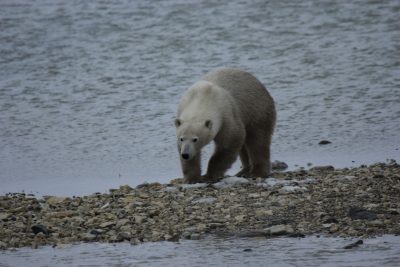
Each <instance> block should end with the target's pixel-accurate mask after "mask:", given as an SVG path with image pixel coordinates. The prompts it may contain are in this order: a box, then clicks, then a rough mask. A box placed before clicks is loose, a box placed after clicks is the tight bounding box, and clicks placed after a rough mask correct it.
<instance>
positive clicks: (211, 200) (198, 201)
mask: <svg viewBox="0 0 400 267" xmlns="http://www.w3.org/2000/svg"><path fill="white" fill-rule="evenodd" d="M215 201H217V199H216V198H215V197H202V198H199V199H195V200H192V203H193V204H211V203H214V202H215Z"/></svg>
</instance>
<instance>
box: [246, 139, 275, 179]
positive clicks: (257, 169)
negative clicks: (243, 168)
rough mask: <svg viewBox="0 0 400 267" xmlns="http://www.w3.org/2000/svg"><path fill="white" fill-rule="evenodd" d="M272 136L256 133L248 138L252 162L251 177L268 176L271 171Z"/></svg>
mask: <svg viewBox="0 0 400 267" xmlns="http://www.w3.org/2000/svg"><path fill="white" fill-rule="evenodd" d="M270 144H271V136H268V135H267V136H265V135H264V134H260V133H259V134H255V135H253V136H252V138H249V139H248V140H247V143H246V145H247V147H248V154H249V159H250V164H251V170H250V177H268V176H269V175H270V172H271V161H270Z"/></svg>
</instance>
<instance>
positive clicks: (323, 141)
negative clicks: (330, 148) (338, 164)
mask: <svg viewBox="0 0 400 267" xmlns="http://www.w3.org/2000/svg"><path fill="white" fill-rule="evenodd" d="M331 143H332V142H331V141H328V140H321V141H319V143H318V144H319V145H328V144H331Z"/></svg>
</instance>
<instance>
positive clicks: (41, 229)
mask: <svg viewBox="0 0 400 267" xmlns="http://www.w3.org/2000/svg"><path fill="white" fill-rule="evenodd" d="M31 229H32V232H33V233H34V234H35V235H37V234H38V233H43V234H45V235H49V233H50V231H49V229H47V227H46V226H44V225H43V224H35V225H33V226H32V227H31Z"/></svg>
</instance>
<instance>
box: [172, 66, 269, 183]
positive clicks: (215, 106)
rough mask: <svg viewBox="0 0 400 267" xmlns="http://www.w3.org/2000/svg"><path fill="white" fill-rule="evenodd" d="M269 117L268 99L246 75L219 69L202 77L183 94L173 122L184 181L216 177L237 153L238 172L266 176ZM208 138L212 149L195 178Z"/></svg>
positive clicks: (234, 70) (259, 84)
mask: <svg viewBox="0 0 400 267" xmlns="http://www.w3.org/2000/svg"><path fill="white" fill-rule="evenodd" d="M275 120H276V113H275V106H274V101H273V99H272V97H271V96H270V95H269V93H268V92H267V90H266V89H265V87H264V86H263V85H262V84H261V82H259V81H258V80H257V79H256V78H255V77H254V76H252V75H251V74H249V73H247V72H245V71H242V70H238V69H232V68H222V69H217V70H215V71H212V72H210V73H208V74H207V75H205V76H204V77H203V78H202V80H200V81H199V82H197V83H195V84H194V85H193V86H192V87H190V88H189V89H188V91H187V92H186V93H185V94H184V95H183V97H182V99H181V102H180V104H179V107H178V114H177V119H176V120H175V125H176V132H177V139H178V140H177V141H178V151H179V154H180V158H181V165H182V171H183V175H184V178H185V181H186V182H189V183H194V182H198V181H202V180H204V179H207V180H213V181H216V180H218V179H220V178H222V177H223V176H224V174H225V172H226V170H227V169H228V168H230V167H231V165H232V163H233V162H234V161H235V160H236V158H237V156H238V155H240V159H241V162H242V170H241V171H240V172H239V173H238V174H237V175H238V176H243V177H266V176H268V175H269V173H270V144H271V137H272V133H273V131H274V125H275ZM213 140H214V142H215V152H214V154H213V156H212V157H211V159H210V161H209V164H208V169H207V173H206V174H205V176H204V177H201V167H200V157H201V155H200V154H201V149H202V148H203V147H204V146H205V145H207V144H208V143H210V142H211V141H213Z"/></svg>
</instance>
